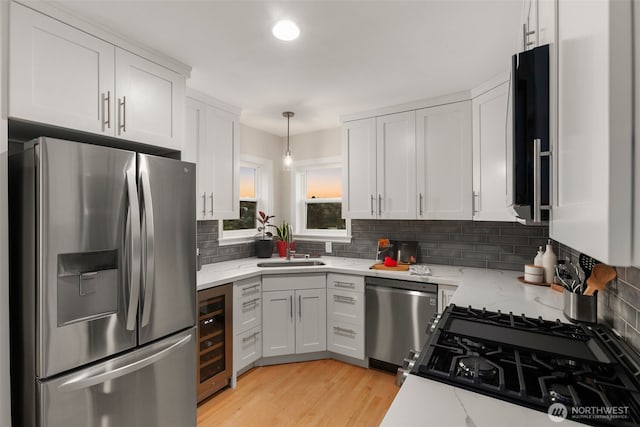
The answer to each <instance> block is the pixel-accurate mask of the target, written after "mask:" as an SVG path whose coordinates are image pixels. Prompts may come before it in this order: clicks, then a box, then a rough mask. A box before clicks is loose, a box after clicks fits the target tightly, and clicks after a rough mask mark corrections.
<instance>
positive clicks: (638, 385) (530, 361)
mask: <svg viewBox="0 0 640 427" xmlns="http://www.w3.org/2000/svg"><path fill="white" fill-rule="evenodd" d="M412 374H415V375H420V376H422V377H425V378H429V379H433V380H436V381H440V382H443V383H446V384H450V385H453V386H457V387H461V388H464V389H467V390H471V391H475V392H479V393H482V394H485V395H487V396H492V397H496V398H498V399H502V400H505V401H508V402H512V403H516V404H519V405H523V406H526V407H529V408H532V409H536V410H539V411H542V412H545V413H546V412H547V411H548V409H549V405H551V404H553V403H561V404H563V405H565V406H567V407H576V408H579V407H598V408H600V407H612V406H618V407H625V408H628V409H627V411H628V412H627V413H626V414H625V416H624V417H623V418H621V419H617V418H616V419H613V418H612V419H604V418H597V419H596V418H593V419H582V418H581V419H580V420H579V421H581V422H585V423H587V424H592V425H597V426H611V427H614V426H615V427H638V426H640V359H639V358H638V356H637V355H636V354H635V352H634V351H633V349H631V348H629V347H628V346H627V344H626V343H625V342H624V341H622V340H620V339H619V338H618V337H617V336H616V335H615V334H614V333H613V332H611V331H609V330H608V329H606V328H605V327H603V326H598V327H586V326H584V325H581V324H577V325H572V324H566V323H561V322H559V321H549V320H544V319H540V318H530V317H525V316H519V315H514V314H512V313H501V312H491V311H488V310H478V309H474V308H472V307H469V308H463V307H458V306H455V305H449V307H448V308H447V309H446V310H445V311H444V312H443V314H442V317H441V319H440V321H439V322H438V325H437V327H436V328H435V330H434V332H433V333H432V334H431V335H430V337H429V341H428V342H427V343H426V344H425V347H424V349H423V351H422V352H421V355H420V358H419V360H418V361H417V362H416V364H415V366H414V369H413V370H412Z"/></svg>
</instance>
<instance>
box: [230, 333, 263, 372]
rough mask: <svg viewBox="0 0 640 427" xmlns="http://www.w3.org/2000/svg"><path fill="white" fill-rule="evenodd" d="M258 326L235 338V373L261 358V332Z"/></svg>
mask: <svg viewBox="0 0 640 427" xmlns="http://www.w3.org/2000/svg"><path fill="white" fill-rule="evenodd" d="M261 329H262V328H261V327H260V326H256V327H255V328H253V329H249V330H248V331H246V332H242V333H240V334H238V335H236V336H235V343H234V346H233V368H234V370H235V371H236V372H237V371H239V370H240V369H242V368H244V367H246V366H248V365H250V364H252V363H253V362H255V361H256V360H258V359H260V358H261V357H262V331H261Z"/></svg>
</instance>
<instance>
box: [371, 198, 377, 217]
mask: <svg viewBox="0 0 640 427" xmlns="http://www.w3.org/2000/svg"><path fill="white" fill-rule="evenodd" d="M374 200H375V197H373V194H372V195H371V216H374V215H375V214H376V211H375V210H374V207H373V203H374V202H373V201H374Z"/></svg>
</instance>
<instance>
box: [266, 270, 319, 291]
mask: <svg viewBox="0 0 640 427" xmlns="http://www.w3.org/2000/svg"><path fill="white" fill-rule="evenodd" d="M326 287H327V276H326V275H325V274H324V273H315V274H313V273H312V274H274V275H268V276H262V291H263V292H270V291H294V290H299V289H325V288H326Z"/></svg>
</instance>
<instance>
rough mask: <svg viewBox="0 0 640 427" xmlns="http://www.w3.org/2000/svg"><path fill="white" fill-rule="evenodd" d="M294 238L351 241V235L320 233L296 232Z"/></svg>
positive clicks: (312, 240) (303, 240) (300, 239)
mask: <svg viewBox="0 0 640 427" xmlns="http://www.w3.org/2000/svg"><path fill="white" fill-rule="evenodd" d="M293 240H299V241H301V242H333V243H351V236H335V235H333V236H332V235H327V234H324V235H319V234H294V235H293Z"/></svg>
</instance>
